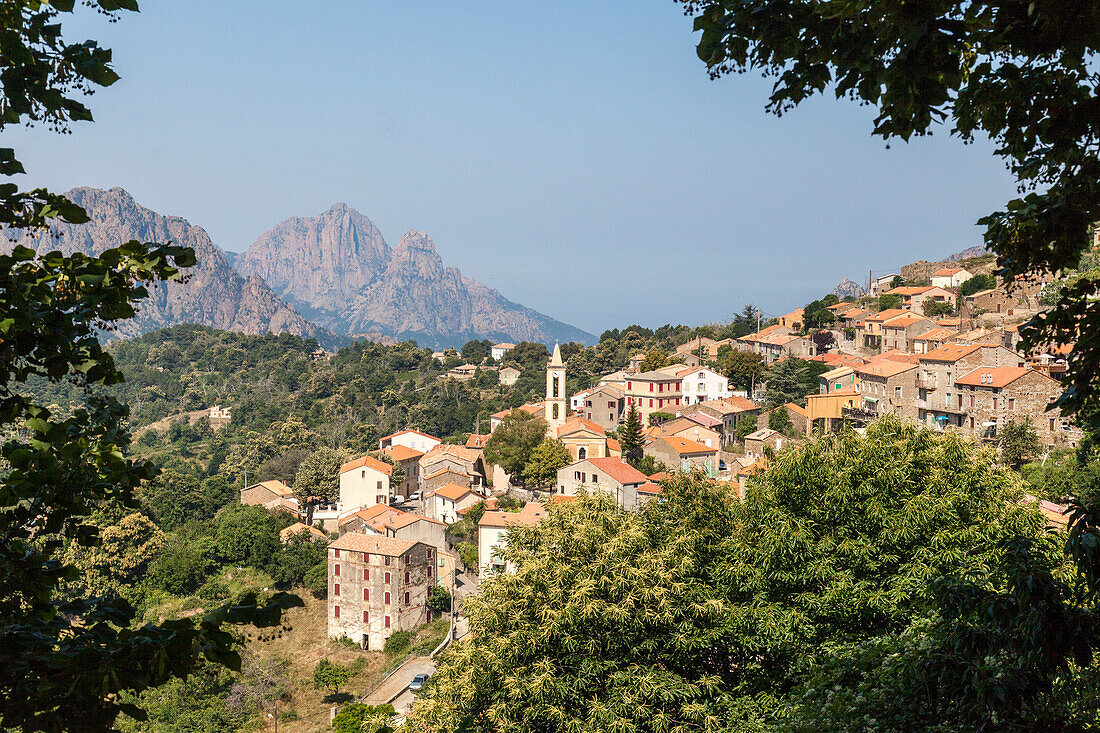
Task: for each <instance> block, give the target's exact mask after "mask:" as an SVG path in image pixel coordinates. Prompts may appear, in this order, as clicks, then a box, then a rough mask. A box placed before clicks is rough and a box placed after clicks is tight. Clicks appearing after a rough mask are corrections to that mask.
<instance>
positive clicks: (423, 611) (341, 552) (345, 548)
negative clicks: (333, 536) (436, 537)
mask: <svg viewBox="0 0 1100 733" xmlns="http://www.w3.org/2000/svg"><path fill="white" fill-rule="evenodd" d="M437 552H438V551H437V550H436V548H434V547H430V546H429V545H426V544H424V543H423V542H414V541H413V540H399V539H396V538H393V537H378V536H372V535H367V534H360V533H358V532H350V533H348V534H345V535H344V536H343V537H341V538H340V539H338V540H336V541H335V542H333V543H332V544H331V545H329V548H328V636H329V637H330V638H337V639H338V638H340V637H347V638H349V639H351V640H352V641H354V642H356V643H357V644H359V645H361V646H362V647H363V648H364V649H368V650H370V651H381V650H382V647H383V646H384V645H385V643H386V639H388V638H389V636H390V634H392V633H393V632H395V631H412V630H413V629H415V628H416V627H418V626H420V625H421V624H423V623H425V622H426V621H427V620H428V607H427V600H428V591H429V590H430V589H431V587H432V586H433V585H435V584H436V583H437V582H438V573H437V572H436V553H437Z"/></svg>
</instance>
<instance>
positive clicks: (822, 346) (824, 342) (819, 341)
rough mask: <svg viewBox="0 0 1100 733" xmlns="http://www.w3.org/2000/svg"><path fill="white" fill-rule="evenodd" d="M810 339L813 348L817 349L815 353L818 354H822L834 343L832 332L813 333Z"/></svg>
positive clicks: (834, 338)
mask: <svg viewBox="0 0 1100 733" xmlns="http://www.w3.org/2000/svg"><path fill="white" fill-rule="evenodd" d="M810 338H811V339H812V340H813V342H814V346H816V347H817V353H819V354H824V353H825V352H826V351H828V350H829V349H831V348H832V347H833V344H835V343H836V337H834V336H833V332H832V331H824V330H822V331H815V332H814V335H813V336H811V337H810Z"/></svg>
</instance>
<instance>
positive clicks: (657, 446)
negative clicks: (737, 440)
mask: <svg viewBox="0 0 1100 733" xmlns="http://www.w3.org/2000/svg"><path fill="white" fill-rule="evenodd" d="M642 453H644V454H645V455H647V456H653V458H654V459H656V460H658V461H660V462H661V463H663V464H665V465H666V466H668V467H669V469H670V470H673V471H684V472H687V471H702V472H704V473H705V474H707V475H708V476H714V475H715V474H717V473H718V447H717V446H713V447H711V446H707V445H703V444H702V443H696V442H695V441H694V440H688V439H687V438H680V437H676V436H670V435H660V436H658V437H656V438H654V439H653V440H650V441H647V442H646V444H645V446H644V447H643V448H642Z"/></svg>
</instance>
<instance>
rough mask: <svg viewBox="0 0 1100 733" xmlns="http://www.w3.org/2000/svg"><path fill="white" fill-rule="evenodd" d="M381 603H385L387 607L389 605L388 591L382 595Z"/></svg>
mask: <svg viewBox="0 0 1100 733" xmlns="http://www.w3.org/2000/svg"><path fill="white" fill-rule="evenodd" d="M382 603H385V604H386V605H387V606H388V605H390V592H389V591H386V592H385V593H383V594H382Z"/></svg>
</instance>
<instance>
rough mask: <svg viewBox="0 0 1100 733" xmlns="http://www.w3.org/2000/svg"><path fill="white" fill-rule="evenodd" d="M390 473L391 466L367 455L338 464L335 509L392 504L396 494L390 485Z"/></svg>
mask: <svg viewBox="0 0 1100 733" xmlns="http://www.w3.org/2000/svg"><path fill="white" fill-rule="evenodd" d="M392 473H393V466H391V465H390V464H388V463H383V462H382V461H380V460H378V459H377V458H371V457H370V456H368V455H364V456H360V457H359V458H356V459H354V460H351V461H348V462H347V463H345V464H344V465H342V466H340V503H339V505H338V506H337V507H336V509H337V511H344V510H347V509H353V508H355V507H361V506H363V507H367V506H374V505H375V504H392V503H393V498H394V496H396V492H395V491H394V490H393V489H392V488H391V487H390V475H391V474H392Z"/></svg>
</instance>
